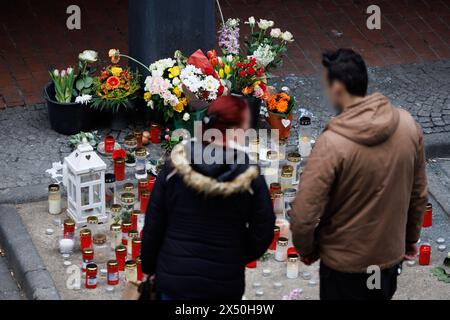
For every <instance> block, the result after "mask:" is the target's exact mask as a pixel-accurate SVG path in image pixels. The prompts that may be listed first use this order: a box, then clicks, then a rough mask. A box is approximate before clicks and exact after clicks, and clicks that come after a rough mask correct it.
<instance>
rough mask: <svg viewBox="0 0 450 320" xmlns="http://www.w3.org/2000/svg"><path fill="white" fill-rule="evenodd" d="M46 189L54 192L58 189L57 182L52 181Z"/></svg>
mask: <svg viewBox="0 0 450 320" xmlns="http://www.w3.org/2000/svg"><path fill="white" fill-rule="evenodd" d="M48 191H50V192H56V191H59V184H56V183H52V184H50V185H49V186H48Z"/></svg>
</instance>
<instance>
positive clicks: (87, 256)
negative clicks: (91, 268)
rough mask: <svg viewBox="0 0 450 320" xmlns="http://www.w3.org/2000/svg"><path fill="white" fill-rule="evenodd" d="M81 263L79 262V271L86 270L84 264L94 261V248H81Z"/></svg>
mask: <svg viewBox="0 0 450 320" xmlns="http://www.w3.org/2000/svg"><path fill="white" fill-rule="evenodd" d="M82 252H83V253H82V256H81V257H82V260H83V262H82V264H81V271H83V272H86V266H87V265H88V264H90V263H93V262H94V250H92V249H91V248H86V249H83V251H82Z"/></svg>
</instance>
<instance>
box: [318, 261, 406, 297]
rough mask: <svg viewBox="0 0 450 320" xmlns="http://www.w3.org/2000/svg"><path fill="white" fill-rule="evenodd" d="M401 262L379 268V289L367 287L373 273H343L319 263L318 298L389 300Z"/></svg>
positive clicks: (395, 287) (394, 289)
mask: <svg viewBox="0 0 450 320" xmlns="http://www.w3.org/2000/svg"><path fill="white" fill-rule="evenodd" d="M399 270H401V264H399V265H395V266H394V267H392V268H389V269H384V270H381V272H380V281H379V283H380V289H369V288H368V286H367V280H368V278H369V277H370V276H372V275H373V273H345V272H340V271H336V270H334V269H331V268H329V267H327V266H326V265H325V264H324V263H322V262H321V263H320V300H390V299H391V298H392V296H393V295H394V293H395V291H396V290H397V277H398V275H399Z"/></svg>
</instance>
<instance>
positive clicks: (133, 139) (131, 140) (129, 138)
mask: <svg viewBox="0 0 450 320" xmlns="http://www.w3.org/2000/svg"><path fill="white" fill-rule="evenodd" d="M124 142H125V145H127V146H134V145H136V144H137V140H136V137H135V136H134V135H132V134H129V135H127V136H126V137H125V139H124Z"/></svg>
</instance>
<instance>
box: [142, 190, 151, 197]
mask: <svg viewBox="0 0 450 320" xmlns="http://www.w3.org/2000/svg"><path fill="white" fill-rule="evenodd" d="M141 198H150V191H148V190H142V192H141Z"/></svg>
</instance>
